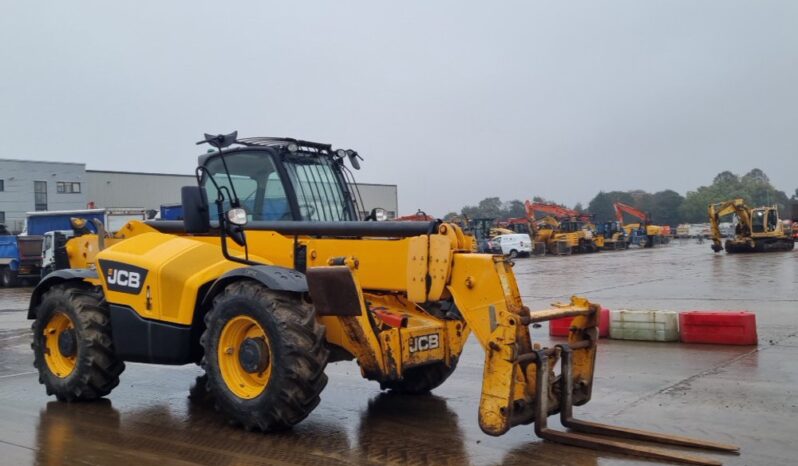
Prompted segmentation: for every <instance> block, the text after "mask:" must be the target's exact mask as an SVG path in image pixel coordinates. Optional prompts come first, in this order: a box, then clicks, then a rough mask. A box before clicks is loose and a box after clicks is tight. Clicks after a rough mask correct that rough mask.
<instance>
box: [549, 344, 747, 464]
mask: <svg viewBox="0 0 798 466" xmlns="http://www.w3.org/2000/svg"><path fill="white" fill-rule="evenodd" d="M559 346H560V350H561V357H562V363H561V364H562V366H561V367H562V376H561V377H560V386H561V388H562V390H561V391H560V398H561V401H560V405H561V406H560V422H561V423H562V425H563V426H564V427H567V428H569V429H573V430H575V431H577V432H585V433H589V434H599V435H609V436H612V437H621V438H627V439H631V440H644V441H647V442H655V443H662V444H667V445H678V446H683V447H693V448H701V449H705V450H716V451H724V452H729V453H737V454H739V452H740V447H738V446H736V445H729V444H724V443H718V442H710V441H706V440H700V439H693V438H689V437H683V436H680V435H670V434H660V433H657V432H650V431H646V430H638V429H629V428H626V427H620V426H612V425H608V424H601V423H598V422H589V421H582V420H579V419H575V418H574V417H573V403H572V398H573V378H572V377H571V372H572V371H571V367H572V364H573V359H572V357H573V353H572V351H571V349H570V348H569V347H568V345H559Z"/></svg>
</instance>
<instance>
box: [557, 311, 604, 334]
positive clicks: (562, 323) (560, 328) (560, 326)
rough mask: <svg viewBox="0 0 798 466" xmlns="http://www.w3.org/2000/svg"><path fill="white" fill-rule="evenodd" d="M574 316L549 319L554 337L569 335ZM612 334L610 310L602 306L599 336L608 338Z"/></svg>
mask: <svg viewBox="0 0 798 466" xmlns="http://www.w3.org/2000/svg"><path fill="white" fill-rule="evenodd" d="M572 320H574V318H573V317H563V318H562V319H554V320H550V321H549V335H551V336H553V337H567V336H568V332H570V329H571V321H572ZM608 336H610V310H609V309H607V308H603V307H602V308H601V312H600V313H599V337H600V338H607V337H608Z"/></svg>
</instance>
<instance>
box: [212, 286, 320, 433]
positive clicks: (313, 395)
mask: <svg viewBox="0 0 798 466" xmlns="http://www.w3.org/2000/svg"><path fill="white" fill-rule="evenodd" d="M205 325H206V327H207V328H206V330H205V332H204V333H203V334H202V338H201V340H200V343H201V344H202V347H203V349H204V350H205V357H204V359H203V363H202V365H203V368H204V369H205V371H206V373H207V374H208V382H207V384H208V385H207V388H208V391H209V392H210V394H211V396H212V397H213V399H214V401H215V404H216V408H217V409H218V410H219V411H221V412H222V413H224V414H225V415H227V416H228V417H229V418H230V419H231V420H232V421H234V422H236V423H239V424H241V425H243V426H244V427H245V428H246V429H259V430H262V431H277V430H284V429H287V428H289V427H291V426H293V425H294V424H297V423H298V422H300V421H302V420H303V419H305V418H306V417H307V416H308V414H310V412H311V411H313V409H314V408H315V407H316V406H317V405H318V404H319V401H320V398H319V394H320V393H321V391H322V390H323V389H324V386H325V385H326V384H327V376H326V375H325V374H324V368H325V367H326V365H327V357H328V355H329V352H328V350H327V348H326V347H325V346H324V342H325V339H324V327H323V326H322V325H321V324H319V323H318V321H317V320H316V317H315V313H314V311H313V308H312V307H311V306H309V305H306V304H303V303H301V302H300V301H299V300H298V299H297V298H294V297H293V296H291V295H287V294H283V293H278V292H274V291H271V290H269V289H268V288H266V287H265V286H263V285H261V284H259V283H256V282H252V281H240V282H236V283H233V284H230V285H228V286H227V287H226V288H225V289H224V291H223V292H222V293H221V294H219V296H217V297H216V298H215V299H214V303H213V309H211V310H210V312H208V314H207V315H206V316H205Z"/></svg>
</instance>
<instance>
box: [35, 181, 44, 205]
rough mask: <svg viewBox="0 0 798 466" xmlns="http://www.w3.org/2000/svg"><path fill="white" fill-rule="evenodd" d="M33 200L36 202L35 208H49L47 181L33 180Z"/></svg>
mask: <svg viewBox="0 0 798 466" xmlns="http://www.w3.org/2000/svg"><path fill="white" fill-rule="evenodd" d="M33 200H34V203H35V204H36V206H35V208H34V210H36V211H40V210H47V182H46V181H34V182H33Z"/></svg>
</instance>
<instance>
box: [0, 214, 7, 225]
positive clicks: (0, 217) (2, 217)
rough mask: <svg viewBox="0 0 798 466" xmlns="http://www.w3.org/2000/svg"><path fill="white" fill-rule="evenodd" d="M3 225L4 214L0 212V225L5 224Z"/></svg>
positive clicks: (4, 221)
mask: <svg viewBox="0 0 798 466" xmlns="http://www.w3.org/2000/svg"><path fill="white" fill-rule="evenodd" d="M5 223H6V213H5V212H0V224H5Z"/></svg>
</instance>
